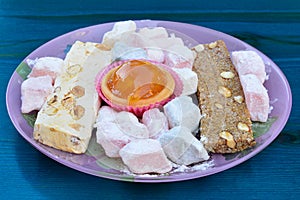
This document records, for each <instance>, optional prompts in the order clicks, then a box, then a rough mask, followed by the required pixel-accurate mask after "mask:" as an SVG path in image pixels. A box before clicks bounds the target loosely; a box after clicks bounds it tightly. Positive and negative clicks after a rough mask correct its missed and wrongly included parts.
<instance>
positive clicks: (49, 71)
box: [27, 57, 64, 83]
mask: <svg viewBox="0 0 300 200" xmlns="http://www.w3.org/2000/svg"><path fill="white" fill-rule="evenodd" d="M27 63H28V64H29V65H32V67H33V68H32V70H31V72H30V74H29V75H28V77H38V76H46V75H48V76H50V77H51V78H52V81H53V83H54V81H55V79H56V77H57V76H58V75H59V74H61V73H62V68H63V65H64V61H63V60H62V59H60V58H55V57H42V58H38V59H36V60H27Z"/></svg>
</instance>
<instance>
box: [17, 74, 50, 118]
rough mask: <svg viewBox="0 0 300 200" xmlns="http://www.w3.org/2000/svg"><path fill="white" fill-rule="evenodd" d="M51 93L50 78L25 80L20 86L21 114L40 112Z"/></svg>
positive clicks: (41, 77)
mask: <svg viewBox="0 0 300 200" xmlns="http://www.w3.org/2000/svg"><path fill="white" fill-rule="evenodd" d="M52 92H53V86H52V78H51V77H50V76H40V77H32V78H28V79H26V80H25V81H24V82H23V83H22V85H21V100H22V105H21V111H22V113H29V112H31V111H34V110H40V109H41V107H42V105H43V104H44V103H45V101H46V99H47V97H48V96H49V95H50V94H51V93H52Z"/></svg>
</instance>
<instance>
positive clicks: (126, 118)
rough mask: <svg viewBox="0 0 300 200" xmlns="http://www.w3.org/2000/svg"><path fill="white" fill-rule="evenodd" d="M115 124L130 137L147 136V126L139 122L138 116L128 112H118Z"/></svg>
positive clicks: (140, 137)
mask: <svg viewBox="0 0 300 200" xmlns="http://www.w3.org/2000/svg"><path fill="white" fill-rule="evenodd" d="M115 124H116V126H118V127H119V128H120V129H121V130H122V131H123V132H124V134H126V135H127V136H129V137H130V138H132V139H144V138H149V131H148V129H147V127H146V126H145V125H144V124H142V123H140V122H139V120H138V118H137V117H136V116H135V115H134V114H132V113H130V112H126V111H122V112H119V113H118V114H117V116H116V119H115Z"/></svg>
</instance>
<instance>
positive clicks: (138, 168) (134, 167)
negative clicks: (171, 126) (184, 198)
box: [120, 139, 172, 174]
mask: <svg viewBox="0 0 300 200" xmlns="http://www.w3.org/2000/svg"><path fill="white" fill-rule="evenodd" d="M120 156H121V158H122V160H123V162H124V163H125V165H126V166H127V167H128V168H129V169H130V171H132V172H133V173H137V174H145V173H167V172H169V171H170V170H171V169H172V165H171V162H170V161H169V160H168V159H167V157H166V155H165V153H164V151H163V149H162V147H161V145H160V143H159V142H158V141H157V140H153V139H142V140H135V141H132V142H130V143H128V144H127V145H126V146H124V147H123V148H122V149H121V150H120Z"/></svg>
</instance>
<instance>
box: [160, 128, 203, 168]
mask: <svg viewBox="0 0 300 200" xmlns="http://www.w3.org/2000/svg"><path fill="white" fill-rule="evenodd" d="M159 142H160V143H161V145H162V147H163V149H164V152H165V154H166V155H167V157H168V158H169V159H170V160H171V161H173V162H174V163H176V164H179V165H190V164H193V163H198V162H201V161H204V160H208V158H209V156H208V154H207V151H206V150H205V148H204V147H203V145H202V143H201V142H200V141H199V140H197V139H196V138H195V137H194V136H193V134H192V133H191V131H190V130H189V129H188V128H186V127H184V126H176V127H174V128H172V129H170V130H169V131H167V132H165V133H164V134H163V135H161V136H160V137H159Z"/></svg>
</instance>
